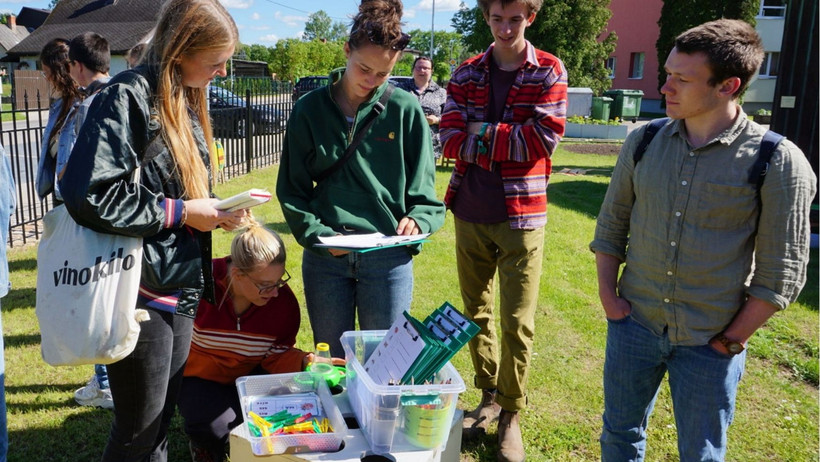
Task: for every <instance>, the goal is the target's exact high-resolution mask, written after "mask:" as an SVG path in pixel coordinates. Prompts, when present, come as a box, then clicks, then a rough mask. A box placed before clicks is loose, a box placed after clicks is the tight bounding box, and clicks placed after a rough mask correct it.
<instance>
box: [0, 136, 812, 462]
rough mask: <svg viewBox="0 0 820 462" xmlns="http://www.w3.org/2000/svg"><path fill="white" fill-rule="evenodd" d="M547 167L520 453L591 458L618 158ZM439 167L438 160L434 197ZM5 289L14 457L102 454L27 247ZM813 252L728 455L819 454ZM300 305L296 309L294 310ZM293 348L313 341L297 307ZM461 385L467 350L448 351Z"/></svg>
mask: <svg viewBox="0 0 820 462" xmlns="http://www.w3.org/2000/svg"><path fill="white" fill-rule="evenodd" d="M554 162H555V165H554V171H556V172H558V171H561V170H562V169H564V168H571V169H589V170H587V171H586V173H585V174H584V175H577V176H570V175H561V174H554V175H553V177H552V180H551V184H550V189H549V199H550V208H549V223H548V224H547V227H546V242H547V247H546V248H547V251H546V254H545V259H544V271H543V275H542V281H541V294H540V297H539V305H538V315H537V318H536V339H535V348H534V355H533V362H532V368H531V370H530V376H529V389H530V396H529V408H528V409H527V410H526V411H524V412H523V414H522V426H523V436H524V441H525V444H526V447H527V453H528V456H529V457H528V460H532V461H594V460H599V459H600V450H599V446H598V442H597V440H598V435H599V432H600V427H601V417H600V414H601V410H602V407H603V397H602V386H601V373H602V367H603V358H604V343H605V333H606V321H605V319H604V316H603V312H602V309H601V308H600V306H599V303H598V299H597V287H596V278H595V266H594V258H593V255H592V253H590V252H589V250H588V249H587V245H588V244H589V241H590V240H591V237H592V234H593V229H594V226H595V222H594V219H595V215H596V214H597V211H598V209H599V207H600V203H601V200H602V199H603V195H604V193H605V191H606V186H607V182H608V180H609V176H610V174H611V172H612V167H613V165H614V162H615V157H613V156H597V155H584V154H572V153H569V152H567V151H564V150H560V149H559V151H558V153H557V154H556V155H555V157H554ZM449 171H450V169H445V168H441V167H440V168H439V169H438V172H437V178H436V179H437V188H438V193H439V196H440V197H443V195H444V190H445V187H446V184H447V180H448V179H449ZM276 173H277V170H276V167H273V168H268V169H265V170H260V171H256V172H253V173H252V174H250V175H248V176H245V177H241V178H236V179H233V180H231V181H230V182H229V183H228V184H225V185H220V186H218V187H217V192H218V194H219V195H221V196H225V195H230V194H235V193H238V192H241V191H243V190H245V189H247V188H249V187H266V188H268V189H269V190H271V191H273V190H274V189H275V184H274V182H275V178H276ZM254 213H255V214H256V216H257V218H258V219H260V221H262V222H264V223H266V224H267V225H268V226H269V227H271V228H272V229H274V230H276V231H278V232H279V233H280V234H282V237H283V238H284V239H285V242H286V245H287V246H288V248H289V249H290V252H289V257H290V259H289V262H288V268H289V269H290V272H291V274H293V275H294V278H293V279H292V280H291V286H292V288H293V289H294V292H296V294H297V296H299V298H300V303H302V306H303V307H304V298H303V297H302V295H301V294H302V283H301V277H300V271H299V268H300V266H301V248H300V247H299V245H298V244H297V243H296V242H295V241H294V239H293V238H292V236H290V235H289V232H288V228H287V225H286V224H285V222H284V219H283V218H282V213H281V210H280V209H279V205H278V203H277V202H276V201H275V200H274V201H272V202H271V203H269V204H265V205H262V206H259V207H256V208H255V209H254ZM214 236H215V238H214V250H215V251H214V255H216V256H221V255H224V254H226V253H228V252H229V243H230V239H231V237H232V235H231V234H228V233H226V232H222V231H217V232H215V233H214ZM453 240H454V234H453V221H452V215H450V214H448V216H447V220H446V222H445V225H444V228H443V229H442V230H440V231H439V232H438V233H436V234H435V235H434V236H433V237H432V242H430V243H428V244H425V246H424V250H423V251H422V253H421V254H420V255H419V256H418V257H417V258H416V259H415V275H416V278H415V291H414V298H413V314H414V315H415V316H416V317H419V318H422V317H424V316H426V315H427V314H428V313H429V312H430V311H431V310H433V309H434V308H436V307H438V306H439V305H441V303H442V302H444V301H450V302H451V303H453V304H454V305H455V306H456V307H459V308H460V307H461V299H460V296H459V291H458V281H457V277H456V274H455V261H454V251H453ZM10 259H11V270H12V274H11V278H12V283H13V285H14V288H13V290H12V291H11V293H10V294H9V295H8V296H7V297H5V298H3V299H2V307H3V324H4V337H5V341H6V399H7V402H8V412H9V416H8V422H9V431H10V453H9V461H11V462H24V461H25V462H29V461H71V462H74V461H93V460H99V458H100V455H101V453H102V449H103V447H104V445H105V441H106V439H107V437H108V432H109V426H110V424H111V413H110V412H108V411H104V410H100V409H96V410H95V409H90V408H85V407H80V406H77V405H76V404H75V403H74V400H73V396H72V393H73V391H74V390H75V389H76V388H78V387H80V386H82V385H84V384H85V381H86V380H87V379H88V377H89V376H90V375H91V373H92V367H91V366H84V367H60V368H54V367H51V366H48V365H47V364H45V363H44V362H43V360H42V359H41V357H40V334H39V330H38V325H37V318H36V317H35V314H34V300H35V293H34V290H35V289H34V287H35V280H36V248H34V247H28V248H23V249H13V250H12V251H11V253H10ZM817 267H818V253H817V251H816V250H813V251H812V264H811V269H810V272H809V285H808V287H806V289H804V291H803V294H802V295H801V297H800V299H799V301H798V302H797V303H795V304H794V305H792V306H791V307H789V309H788V310H786V311H784V312H783V313H780V314H778V315H777V316H776V317H774V318H773V319H772V320H771V321H770V322H769V323H768V324H767V325H766V326H765V327H764V328H763V329H761V330H760V331H759V332H758V333H757V334H756V335H755V336H754V337H753V338H752V340H751V342H750V345H749V356H748V361H747V365H746V373H745V376H744V378H743V381H742V382H741V386H740V390H739V394H738V403H737V413H736V416H735V422H734V424H733V426H732V427H731V429H730V433H729V444H730V447H729V455H728V458H727V460H729V461H755V462H756V461H795V462H797V461H817V460H818V270H817ZM303 309H304V308H303ZM298 346H299V347H301V348H303V349H311V348H312V347H311V335H310V326H309V322H308V317H307V314H306V313H304V316H303V318H302V330H301V332H300V335H299V338H298ZM453 363H454V364H455V366H456V368H457V369H458V370H459V372H460V373H461V375H462V377H463V378H464V381H465V382H466V383H467V384H468V387H469V384H471V383H472V381H473V380H472V372H471V365H470V358H469V352H468V351H467V350H466V349H464V350H463V351H461V352H460V353H459V354H458V355H456V357H455V358H454V360H453ZM479 399H480V397H479V393H478V392H477V391H476V390H474V389H472V388H468V390H467V392H465V393H463V394H462V395H461V399H460V401H461V402H460V403H459V406H460V407H461V408H463V409H472V408H473V407H474V406H475V405H476V404H477V403H478V401H479ZM169 438H170V445H169V447H170V456H169V460H170V461H175V462H178V461H187V460H190V457H189V456H188V454H187V440H186V437H185V435H184V433H183V431H182V429H181V423H180V419H179V418H177V419H175V421H174V424H173V426H172V428H171V431H170V434H169ZM648 446H649V447H648V449H647V454H646V458H647V460H649V461H674V460H677V447H676V437H675V423H674V418H673V414H672V405H671V402H670V400H669V389H668V385H666V384H664V386H663V387H662V389H661V393H660V397H659V399H658V402H657V405H656V407H655V413H654V414H653V416H652V418H651V422H650V429H649V445H648ZM496 450H497V446H496V444H495V442H494V441H492V439H489V440H488V441H486V442H485V443H483V444H471V445H469V446H463V447H462V457H461V459H462V461H468V462H469V461H482V462H484V461H494V460H496V459H495V452H496Z"/></svg>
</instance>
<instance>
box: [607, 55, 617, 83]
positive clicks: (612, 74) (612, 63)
mask: <svg viewBox="0 0 820 462" xmlns="http://www.w3.org/2000/svg"><path fill="white" fill-rule="evenodd" d="M615 61H616V59H615V57H614V56H610V57H609V58H607V59H606V69H607V70H608V71H609V78H610V79H614V78H615Z"/></svg>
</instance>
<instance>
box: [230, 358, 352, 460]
mask: <svg viewBox="0 0 820 462" xmlns="http://www.w3.org/2000/svg"><path fill="white" fill-rule="evenodd" d="M236 390H237V392H238V393H239V401H240V403H241V405H242V412H243V416H244V418H245V421H244V422H243V423H242V425H240V432H239V436H241V437H243V438H245V439H247V440H248V441H250V443H251V449H252V451H253V453H254V454H256V455H258V456H262V455H269V454H282V453H283V452H285V451H288V452H293V453H299V452H336V451H338V450H339V449H340V447H341V445H342V441H343V440H344V438H345V436H346V435H347V425H346V424H345V421H344V418H343V417H342V413H341V412H340V411H339V408H338V406H336V403H335V402H334V401H333V397H332V396H331V394H330V390H329V389H328V387H327V383H326V382H325V380H324V378H323V377H319V376H317V375H315V374H311V373H310V372H297V373H294V374H271V375H253V376H247V377H239V378H238V379H236ZM282 409H287V410H289V411H290V412H291V413H296V412H301V413H303V414H305V413H307V412H310V413H311V414H312V416H318V417H319V418H323V417H326V418H327V419H328V420H329V422H330V426H331V428H332V431H330V432H324V433H313V434H311V433H299V434H290V435H287V434H285V435H270V436H255V435H253V434H252V432H251V430H250V427H249V425H248V424H249V423H250V422H251V419H250V418H249V417H248V415H249V414H248V412H249V411H254V412H255V413H256V414H258V415H260V416H261V417H266V416H269V415H273V414H275V413H276V412H277V411H280V410H282Z"/></svg>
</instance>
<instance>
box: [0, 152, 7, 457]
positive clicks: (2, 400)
mask: <svg viewBox="0 0 820 462" xmlns="http://www.w3.org/2000/svg"><path fill="white" fill-rule="evenodd" d="M0 160H2V159H0ZM3 245H5V243H3ZM8 450H9V430H8V427H7V422H6V357H5V354H4V353H3V321H2V320H0V462H6V453H7V452H8Z"/></svg>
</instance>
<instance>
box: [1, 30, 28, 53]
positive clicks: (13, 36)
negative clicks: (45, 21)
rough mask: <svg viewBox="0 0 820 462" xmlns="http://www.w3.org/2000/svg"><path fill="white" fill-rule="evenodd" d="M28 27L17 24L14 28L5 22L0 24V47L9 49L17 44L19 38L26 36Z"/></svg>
mask: <svg viewBox="0 0 820 462" xmlns="http://www.w3.org/2000/svg"><path fill="white" fill-rule="evenodd" d="M28 35H29V34H28V29H26V28H25V27H23V26H21V25H19V24H18V25H17V26H16V27H15V28H14V30H11V28H10V27H9V26H7V25H5V24H0V48H3V49H4V50H9V49H10V48H12V47H14V46H15V45H17V44H18V43H19V42H20V41H21V40H23V39H24V38H26V37H28Z"/></svg>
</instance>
